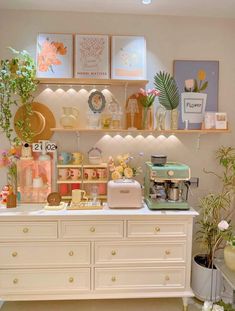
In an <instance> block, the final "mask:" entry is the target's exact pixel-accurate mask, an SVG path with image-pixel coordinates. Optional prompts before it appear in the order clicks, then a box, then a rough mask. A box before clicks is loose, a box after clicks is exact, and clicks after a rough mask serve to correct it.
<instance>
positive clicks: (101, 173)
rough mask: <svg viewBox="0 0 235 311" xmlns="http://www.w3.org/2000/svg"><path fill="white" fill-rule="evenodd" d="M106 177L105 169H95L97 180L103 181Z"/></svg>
mask: <svg viewBox="0 0 235 311" xmlns="http://www.w3.org/2000/svg"><path fill="white" fill-rule="evenodd" d="M106 177H107V176H106V169H104V168H98V169H97V179H101V180H103V179H105V178H106Z"/></svg>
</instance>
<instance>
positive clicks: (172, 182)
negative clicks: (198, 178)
mask: <svg viewBox="0 0 235 311" xmlns="http://www.w3.org/2000/svg"><path fill="white" fill-rule="evenodd" d="M189 180H190V168H189V166H187V165H185V164H182V163H177V162H166V163H165V164H164V165H154V164H152V163H151V162H146V173H145V180H144V199H145V202H146V204H147V205H148V208H149V209H151V210H187V209H189V205H188V202H187V200H188V190H189Z"/></svg>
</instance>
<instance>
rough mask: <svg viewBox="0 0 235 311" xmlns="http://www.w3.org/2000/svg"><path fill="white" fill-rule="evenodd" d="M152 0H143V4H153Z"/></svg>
mask: <svg viewBox="0 0 235 311" xmlns="http://www.w3.org/2000/svg"><path fill="white" fill-rule="evenodd" d="M151 2H152V0H142V3H143V4H151Z"/></svg>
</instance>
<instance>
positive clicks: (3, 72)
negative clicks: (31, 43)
mask: <svg viewBox="0 0 235 311" xmlns="http://www.w3.org/2000/svg"><path fill="white" fill-rule="evenodd" d="M9 49H10V50H11V52H12V53H13V58H11V59H4V60H1V62H0V130H1V131H2V132H3V133H4V134H5V136H6V138H7V140H8V141H9V144H10V150H9V151H7V153H6V152H3V153H2V155H3V156H2V159H3V160H2V161H1V163H8V164H9V163H10V162H11V163H10V164H11V165H10V166H9V165H5V166H7V167H8V182H9V183H11V185H12V187H13V188H16V173H17V170H16V161H15V158H14V157H12V155H14V154H17V152H16V151H15V148H16V146H18V145H20V144H21V140H20V139H19V138H18V137H17V136H16V135H14V130H13V128H12V122H13V120H12V119H13V107H14V106H23V107H24V111H25V114H24V117H23V118H22V119H21V120H19V121H18V122H17V124H16V126H17V127H18V129H19V131H20V132H21V135H22V137H23V141H24V142H28V143H29V142H31V141H32V138H33V135H34V133H33V131H32V129H31V124H30V116H31V114H32V109H31V103H32V101H33V93H34V92H35V90H36V88H37V84H38V81H37V80H36V78H35V77H36V66H35V63H34V60H33V58H32V57H31V56H30V55H29V53H28V52H26V51H21V52H19V51H16V50H14V49H12V48H9ZM6 155H7V158H8V157H9V159H11V160H12V161H10V162H9V161H5V160H4V159H6ZM13 158H14V159H13ZM2 166H4V165H2ZM14 190H15V189H14Z"/></svg>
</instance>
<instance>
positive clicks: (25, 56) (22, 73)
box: [10, 48, 38, 142]
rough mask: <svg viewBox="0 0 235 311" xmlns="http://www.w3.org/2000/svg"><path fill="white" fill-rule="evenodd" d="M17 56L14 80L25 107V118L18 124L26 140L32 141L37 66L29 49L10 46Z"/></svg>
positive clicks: (14, 63)
mask: <svg viewBox="0 0 235 311" xmlns="http://www.w3.org/2000/svg"><path fill="white" fill-rule="evenodd" d="M10 50H11V51H12V53H13V54H14V55H15V57H14V58H13V59H12V60H11V67H10V70H11V75H12V78H13V80H14V90H15V93H16V94H17V95H18V96H19V98H20V104H19V105H23V107H24V110H23V111H24V115H23V118H22V119H20V120H18V121H17V123H16V126H17V127H18V129H19V130H20V131H21V135H22V138H23V140H24V141H26V142H31V141H32V138H33V136H34V133H33V131H32V128H31V123H30V116H31V115H32V105H31V104H32V101H33V99H34V97H33V93H34V92H35V91H36V89H37V85H38V81H37V80H36V66H35V62H34V60H33V58H32V57H31V56H30V55H29V53H28V52H27V51H21V52H19V51H16V50H14V49H12V48H10Z"/></svg>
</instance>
